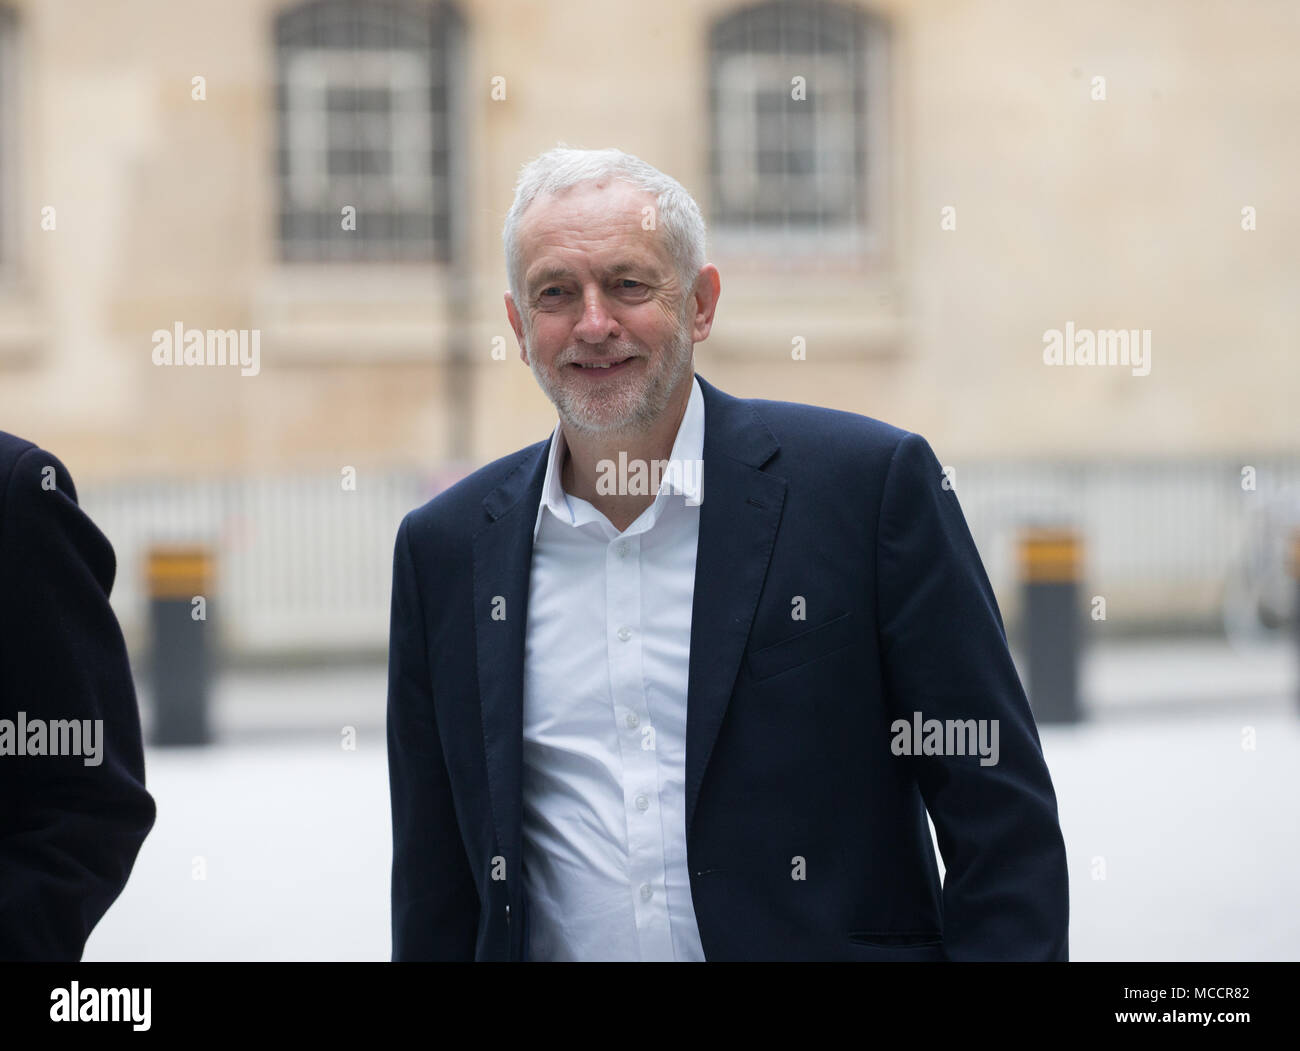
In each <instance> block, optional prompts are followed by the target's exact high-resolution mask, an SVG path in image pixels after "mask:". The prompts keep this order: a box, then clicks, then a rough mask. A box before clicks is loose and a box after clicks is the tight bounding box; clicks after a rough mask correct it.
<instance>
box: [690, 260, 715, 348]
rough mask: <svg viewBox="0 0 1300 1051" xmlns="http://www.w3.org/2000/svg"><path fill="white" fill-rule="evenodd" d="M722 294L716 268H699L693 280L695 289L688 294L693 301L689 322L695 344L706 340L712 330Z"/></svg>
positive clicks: (710, 264)
mask: <svg viewBox="0 0 1300 1051" xmlns="http://www.w3.org/2000/svg"><path fill="white" fill-rule="evenodd" d="M721 294H722V277H721V275H719V273H718V268H717V267H716V266H714V265H713V264H712V263H705V264H704V266H702V267H700V272H699V274H697V275H696V278H695V288H694V290H693V291H692V292H691V293H690V295H691V296H692V298H693V299H694V300H695V303H694V308H693V310H692V311H691V314H690V317H689V321H690V324H691V340H692V341H693V342H695V343H700V342H703V341H704V340H706V339H708V337H709V332H710V331H711V330H712V329H713V315H714V313H715V312H716V311H717V309H718V297H719V296H720V295H721Z"/></svg>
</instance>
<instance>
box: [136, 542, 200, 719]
mask: <svg viewBox="0 0 1300 1051" xmlns="http://www.w3.org/2000/svg"><path fill="white" fill-rule="evenodd" d="M211 582H212V557H211V555H210V553H209V551H208V549H207V548H204V547H178V546H157V547H153V548H151V549H150V551H149V557H148V583H149V619H150V626H151V635H152V640H153V651H152V653H151V655H150V656H151V667H152V670H153V697H154V726H153V735H152V736H153V742H152V743H153V744H156V745H196V744H208V743H209V742H210V741H211V740H212V735H211V730H210V728H209V724H208V681H209V678H210V675H211V654H210V646H211V643H210V638H211V634H212V632H211V626H210V624H209V622H208V620H207V604H208V601H209V599H210V597H211V596H210V595H209V588H210V587H211ZM196 599H202V602H201V603H199V602H196V601H195V600H196Z"/></svg>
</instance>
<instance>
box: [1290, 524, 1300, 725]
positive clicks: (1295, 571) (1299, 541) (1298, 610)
mask: <svg viewBox="0 0 1300 1051" xmlns="http://www.w3.org/2000/svg"><path fill="white" fill-rule="evenodd" d="M1291 577H1292V579H1293V580H1294V581H1295V609H1294V610H1293V611H1292V612H1293V617H1292V621H1293V626H1292V631H1294V632H1295V644H1296V666H1297V667H1300V529H1296V530H1295V531H1294V532H1293V533H1292V534H1291ZM1296 700H1297V701H1300V675H1297V676H1296Z"/></svg>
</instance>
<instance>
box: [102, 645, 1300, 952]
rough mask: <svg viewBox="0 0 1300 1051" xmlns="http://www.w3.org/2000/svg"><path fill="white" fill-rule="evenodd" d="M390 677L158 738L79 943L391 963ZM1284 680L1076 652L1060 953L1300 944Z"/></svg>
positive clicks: (253, 684)
mask: <svg viewBox="0 0 1300 1051" xmlns="http://www.w3.org/2000/svg"><path fill="white" fill-rule="evenodd" d="M383 680H384V673H383V669H382V668H361V669H351V670H344V669H331V670H329V671H326V672H320V673H302V672H297V673H292V674H269V673H261V674H244V675H237V676H229V677H227V678H226V679H224V680H223V681H222V683H221V685H220V688H219V690H218V692H217V695H216V699H217V703H218V704H219V705H220V708H219V711H218V712H217V713H216V719H215V722H216V725H217V728H218V731H219V734H220V736H221V738H222V740H223V742H224V743H222V744H219V745H216V746H213V747H210V748H205V749H165V750H158V749H151V750H150V753H149V757H148V778H149V784H150V788H151V790H152V791H153V792H154V795H155V798H156V799H157V801H158V810H159V816H158V823H157V825H156V826H155V829H154V831H153V833H152V834H151V835H150V837H149V839H148V840H147V841H146V842H145V845H144V848H143V850H142V851H141V854H140V857H139V860H138V861H137V863H136V868H135V872H134V873H133V875H132V878H131V882H130V883H129V884H128V886H127V888H126V890H125V892H124V893H123V895H122V897H121V898H120V899H119V900H118V902H117V903H116V904H115V905H114V907H113V908H112V909H111V910H110V911H109V913H108V915H107V916H106V917H105V918H104V920H103V921H102V923H101V924H100V926H99V927H98V928H97V930H96V931H95V932H94V934H93V935H92V936H91V939H90V942H89V944H88V945H87V949H86V956H85V958H86V959H87V960H106V959H132V960H160V959H161V960H354V959H355V960H381V959H386V958H387V955H388V951H389V916H388V877H389V865H390V863H391V857H392V853H391V851H392V846H391V839H390V833H389V824H388V821H389V810H388V794H387V791H388V784H387V767H386V759H385V752H384V739H383ZM1294 682H1295V678H1294V666H1293V661H1292V657H1291V655H1290V653H1289V652H1286V651H1283V650H1274V651H1268V652H1265V653H1261V654H1258V655H1255V656H1252V657H1238V656H1236V655H1233V654H1231V653H1230V652H1229V651H1226V649H1224V648H1222V647H1220V648H1219V649H1218V650H1217V651H1216V650H1215V649H1214V648H1213V647H1205V646H1200V645H1197V644H1178V645H1174V646H1171V647H1163V648H1162V647H1155V646H1150V645H1147V646H1142V647H1130V648H1126V649H1125V650H1116V649H1112V650H1110V651H1108V652H1106V653H1104V654H1094V655H1093V657H1092V658H1090V661H1089V664H1088V666H1087V667H1086V668H1085V684H1086V685H1085V698H1086V699H1087V700H1088V705H1089V710H1090V711H1091V712H1092V714H1093V718H1092V720H1091V721H1090V722H1088V723H1085V724H1083V725H1081V726H1077V727H1043V728H1042V729H1041V734H1042V738H1043V746H1044V751H1045V753H1046V756H1047V761H1048V766H1049V768H1050V769H1051V771H1052V777H1053V781H1054V783H1055V786H1056V791H1057V796H1058V800H1059V803H1060V813H1061V823H1062V828H1063V830H1064V833H1065V841H1066V846H1067V848H1068V851H1069V865H1070V880H1071V885H1070V896H1071V957H1072V959H1075V960H1140V959H1149V960H1300V905H1298V904H1297V902H1296V897H1295V873H1296V872H1297V871H1300V773H1298V771H1300V704H1297V703H1295V701H1294V694H1295V688H1294ZM343 726H353V727H355V728H356V731H357V748H356V750H355V751H345V750H344V749H343V748H342V747H341V745H340V730H341V727H343ZM1248 727H1249V728H1251V729H1253V733H1254V736H1255V741H1256V747H1255V748H1254V750H1247V749H1243V747H1242V740H1243V734H1244V733H1245V732H1247V728H1248ZM197 859H202V864H204V865H205V866H206V878H205V879H195V878H193V876H194V873H195V870H196V866H197V865H198V864H199V861H198V860H197ZM1103 866H1104V878H1100V877H1101V876H1102V875H1103Z"/></svg>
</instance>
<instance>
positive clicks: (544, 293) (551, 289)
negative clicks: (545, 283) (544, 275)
mask: <svg viewBox="0 0 1300 1051" xmlns="http://www.w3.org/2000/svg"><path fill="white" fill-rule="evenodd" d="M548 292H559V293H560V294H561V295H563V294H564V290H563V289H561V288H557V287H556V286H555V285H551V287H550V288H543V289H542V291H541V292H540V293H539V295H540V296H541V297H542V298H543V299H545V298H547V296H546V293H548ZM551 298H554V297H551Z"/></svg>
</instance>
